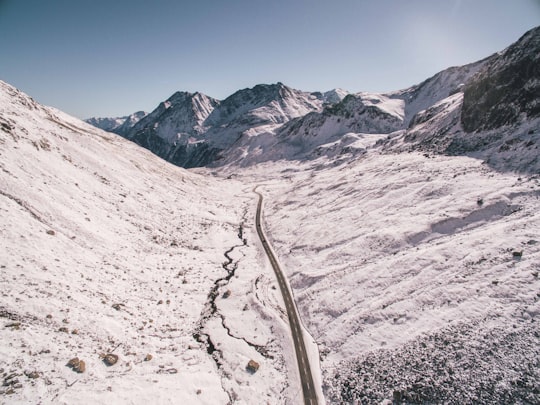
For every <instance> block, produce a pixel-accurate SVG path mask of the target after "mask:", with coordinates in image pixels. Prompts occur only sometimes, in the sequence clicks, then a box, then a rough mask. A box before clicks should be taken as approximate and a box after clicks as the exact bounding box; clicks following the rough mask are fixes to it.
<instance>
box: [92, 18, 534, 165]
mask: <svg viewBox="0 0 540 405" xmlns="http://www.w3.org/2000/svg"><path fill="white" fill-rule="evenodd" d="M539 55H540V27H539V28H535V29H532V30H530V31H529V32H527V33H526V34H525V35H523V36H522V37H521V38H520V39H519V40H518V41H517V42H516V43H514V44H513V45H512V46H510V47H508V48H507V49H505V50H504V51H502V52H500V53H496V54H494V55H492V56H490V57H488V58H486V59H483V60H481V61H478V62H475V63H472V64H468V65H465V66H460V67H451V68H448V69H446V70H444V71H442V72H440V73H437V74H436V75H434V76H433V77H431V78H429V79H427V80H425V81H424V82H422V83H420V84H418V85H415V86H412V87H410V88H407V89H404V90H400V91H395V92H390V93H384V94H377V93H364V92H361V93H356V94H350V93H348V92H347V91H345V90H341V89H336V90H332V91H329V92H325V93H323V92H304V91H301V90H296V89H292V88H290V87H288V86H286V85H284V84H282V83H276V84H260V85H257V86H255V87H253V88H249V89H243V90H239V91H237V92H236V93H234V94H233V95H231V96H229V97H227V98H226V99H225V100H216V99H214V98H211V97H209V96H206V95H204V94H202V93H198V92H197V93H187V92H177V93H174V94H173V95H172V96H171V97H170V98H168V99H167V100H166V101H164V102H162V103H160V104H159V106H158V107H157V108H156V109H155V110H154V111H152V112H151V113H149V114H145V113H143V112H137V113H135V114H133V115H131V116H129V117H122V118H91V119H88V120H86V121H87V122H88V123H90V124H92V125H94V126H97V127H99V128H101V129H104V130H107V131H112V132H115V133H117V134H120V135H122V136H124V137H126V138H127V139H130V140H132V141H133V142H135V143H137V144H139V145H141V146H143V147H145V148H147V149H149V150H150V151H152V152H153V153H155V154H156V155H158V156H160V157H162V158H164V159H166V160H168V161H169V162H171V163H174V164H176V165H178V166H182V167H186V168H190V167H197V166H222V165H226V164H239V165H249V164H253V163H257V162H261V161H268V160H275V159H311V158H315V157H317V156H320V155H321V154H328V153H332V154H340V153H343V151H351V148H352V149H354V145H352V146H351V144H354V142H355V139H357V137H355V136H351V134H384V135H388V137H387V138H388V139H381V141H380V142H381V143H383V144H385V147H386V148H401V149H422V150H430V151H434V152H438V153H449V154H456V153H462V152H474V151H480V150H482V151H488V150H491V151H499V152H504V149H506V148H509V147H510V146H511V147H513V148H515V147H522V146H523V145H527V144H528V143H530V142H528V140H527V139H528V138H527V136H529V135H532V134H529V133H528V132H529V131H531V128H526V125H524V123H526V122H529V121H530V120H531V119H534V118H538V117H539V116H540V102H539V101H538V94H540V80H539V78H540V71H539V70H540V60H539V58H540V56H539ZM503 127H504V128H507V127H511V128H512V129H511V130H509V131H502V132H500V131H499V132H498V133H497V134H493V131H494V130H498V129H501V128H503ZM519 128H521V129H522V130H521V131H520V129H519ZM523 131H525V132H523ZM480 132H481V134H480ZM533 132H534V130H533ZM344 135H348V136H344ZM516 137H517V138H516ZM515 139H522V140H523V142H521V141H517V140H515ZM505 145H506V146H505ZM523 147H525V148H527V147H526V146H523ZM529 148H530V146H529ZM527 153H528V154H531V155H532V154H534V153H530V151H529V152H527ZM531 159H532V158H531ZM532 160H534V159H532ZM530 163H531V162H528V163H527V165H528V164H530ZM536 163H538V162H536Z"/></svg>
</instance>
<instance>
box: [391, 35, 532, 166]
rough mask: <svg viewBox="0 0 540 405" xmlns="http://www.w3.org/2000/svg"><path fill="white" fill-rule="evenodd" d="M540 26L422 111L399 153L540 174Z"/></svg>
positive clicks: (396, 144) (399, 141)
mask: <svg viewBox="0 0 540 405" xmlns="http://www.w3.org/2000/svg"><path fill="white" fill-rule="evenodd" d="M539 55H540V27H539V28H536V29H533V30H531V31H529V32H528V33H526V34H525V35H523V36H522V37H521V38H520V39H519V40H518V41H517V42H516V43H514V44H513V45H511V46H510V47H508V48H507V49H505V50H504V51H502V52H500V53H498V54H495V55H493V56H492V57H490V58H488V59H487V60H485V61H483V63H482V67H481V68H480V69H478V70H477V73H476V74H475V75H473V76H472V77H471V78H470V79H469V80H468V81H466V82H465V84H464V85H463V86H462V87H461V89H460V91H458V92H456V93H454V94H451V95H450V96H449V97H447V98H444V99H442V100H440V101H439V102H438V103H435V104H434V105H433V106H431V107H429V108H427V109H425V110H423V111H420V112H418V113H417V114H416V115H415V116H414V117H413V118H412V120H411V122H410V124H409V128H408V129H407V131H406V132H405V133H404V134H402V136H401V137H394V138H393V139H391V140H389V141H388V142H387V143H386V144H387V146H388V148H390V149H392V148H394V149H395V150H422V151H427V152H435V153H444V154H450V155H463V154H466V155H469V156H474V157H478V158H481V159H483V160H484V161H485V162H486V163H487V164H489V165H491V166H494V167H495V168H498V169H506V170H518V171H525V172H531V173H538V172H540V159H539V158H538V156H539V153H538V150H539V149H538V148H539V143H540V96H539V94H540V67H539V66H540V56H539Z"/></svg>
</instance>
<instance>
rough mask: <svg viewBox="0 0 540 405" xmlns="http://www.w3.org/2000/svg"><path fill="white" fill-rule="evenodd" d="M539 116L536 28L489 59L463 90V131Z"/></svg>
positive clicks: (539, 49) (539, 36)
mask: <svg viewBox="0 0 540 405" xmlns="http://www.w3.org/2000/svg"><path fill="white" fill-rule="evenodd" d="M539 116H540V27H538V28H535V29H532V30H530V31H529V32H527V33H526V34H525V35H523V36H522V37H521V38H520V39H519V40H518V41H517V42H516V43H515V44H513V45H511V46H510V47H508V48H507V49H505V50H504V51H503V52H502V53H501V54H500V55H497V56H496V57H494V58H492V59H491V60H490V63H489V64H488V65H487V66H486V67H485V68H484V69H482V71H481V72H480V73H479V74H478V75H477V76H476V77H475V78H474V80H472V81H471V82H470V83H468V84H467V86H466V87H465V89H464V98H463V111H462V114H461V123H462V125H463V129H464V130H465V131H466V132H474V131H480V130H490V129H496V128H501V127H503V126H506V125H513V124H516V123H517V122H518V121H519V120H520V119H521V120H523V119H529V120H530V119H532V118H536V117H539Z"/></svg>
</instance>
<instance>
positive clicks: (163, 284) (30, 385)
mask: <svg viewBox="0 0 540 405" xmlns="http://www.w3.org/2000/svg"><path fill="white" fill-rule="evenodd" d="M0 156H1V159H0V211H1V215H0V232H1V234H2V249H0V267H1V272H0V291H2V293H1V294H0V378H1V384H0V398H1V399H0V402H2V403H4V402H6V403H58V404H72V403H82V404H93V403H133V404H146V403H172V402H181V403H202V404H214V403H216V402H218V403H227V402H233V401H243V402H244V403H256V402H259V400H261V398H263V399H265V398H272V399H275V400H277V401H279V402H283V403H285V402H287V403H292V402H294V401H295V399H294V398H295V397H294V392H295V391H296V390H297V384H299V383H298V379H297V376H296V374H295V369H294V366H293V367H291V368H289V364H293V365H294V357H293V356H294V354H293V353H292V352H291V350H290V349H288V347H289V343H288V340H287V339H289V338H288V336H289V335H288V332H287V328H286V323H285V322H284V321H283V320H282V319H281V316H282V313H283V312H282V311H283V304H282V301H281V299H280V297H279V296H278V294H277V292H275V287H276V283H275V280H274V279H273V278H272V277H271V275H272V273H271V271H272V270H271V269H270V268H267V267H266V266H267V264H266V262H265V261H264V260H263V256H262V253H261V252H260V251H259V250H258V249H257V246H258V245H257V243H258V242H256V241H257V236H256V234H255V233H254V224H253V219H254V215H255V204H256V200H255V198H254V196H253V197H251V193H247V194H246V193H245V192H244V191H243V186H242V185H241V184H240V183H238V182H236V181H232V180H229V181H227V180H221V181H219V182H217V181H215V180H213V179H212V178H204V177H202V176H199V175H196V174H193V173H189V172H187V171H185V170H184V169H180V168H178V167H175V166H173V165H171V164H169V163H167V162H165V161H163V160H161V159H159V158H157V157H156V156H155V155H153V154H151V153H150V152H148V151H146V150H144V149H142V148H140V147H138V146H137V145H135V144H133V143H131V142H128V141H126V140H125V139H123V138H121V137H119V136H117V135H114V134H111V133H107V132H103V131H101V130H99V129H96V128H94V127H92V126H90V125H87V124H85V123H84V122H82V121H79V120H77V119H75V118H72V117H69V116H67V115H65V114H63V113H62V112H60V111H57V110H54V109H51V108H47V107H43V106H41V105H39V104H37V103H36V102H34V101H33V100H32V99H31V98H30V97H28V96H26V95H24V94H23V93H21V92H19V91H18V90H16V89H15V88H13V87H11V86H9V85H7V84H5V83H3V82H0ZM224 184H226V186H224ZM225 293H227V295H226V296H225V295H224V294H225ZM106 354H112V355H115V356H118V358H115V357H114V356H105V355H106ZM104 356H105V357H104ZM75 357H77V358H78V359H79V360H82V361H83V362H84V370H81V369H80V368H78V370H79V371H80V372H75V369H77V368H76V367H75V368H73V367H68V366H67V363H68V362H69V361H70V360H71V359H74V358H75ZM111 359H112V361H111ZM250 359H253V360H255V361H257V362H258V363H259V364H260V368H259V370H258V371H257V373H255V374H251V373H250V372H249V371H248V370H246V365H247V363H248V361H249V360H250ZM115 360H116V363H115V364H111V363H112V362H114V361H115ZM75 363H76V362H75V361H73V362H71V364H72V365H74V364H75ZM78 366H79V367H80V363H78Z"/></svg>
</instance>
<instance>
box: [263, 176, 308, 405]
mask: <svg viewBox="0 0 540 405" xmlns="http://www.w3.org/2000/svg"><path fill="white" fill-rule="evenodd" d="M253 192H254V193H255V194H257V195H258V196H259V203H258V204H257V217H256V218H255V225H256V227H257V234H258V235H259V238H260V239H261V242H262V244H263V247H264V250H265V252H266V255H267V256H268V259H269V260H270V263H271V264H272V268H273V269H274V272H275V273H276V277H277V281H278V284H279V288H280V290H281V294H282V295H283V300H284V301H285V307H286V309H287V316H288V317H289V323H290V325H291V333H292V338H293V342H294V350H295V352H296V361H297V362H298V371H299V372H300V381H301V382H302V391H303V393H304V404H306V405H317V403H318V402H317V390H316V389H315V385H314V384H313V377H312V374H311V368H310V366H309V358H308V355H307V352H306V345H305V344H304V337H303V335H302V328H301V326H300V321H299V319H298V314H297V313H296V306H295V305H294V301H293V299H292V296H291V292H290V291H289V289H288V288H287V282H286V280H285V277H284V276H283V272H282V271H281V268H280V267H279V264H278V262H277V260H276V257H275V256H274V254H273V253H272V250H271V249H270V246H269V245H268V241H267V240H266V237H265V236H264V232H263V230H262V227H261V211H262V203H263V196H262V194H261V193H259V192H258V191H257V187H255V188H254V189H253Z"/></svg>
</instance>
